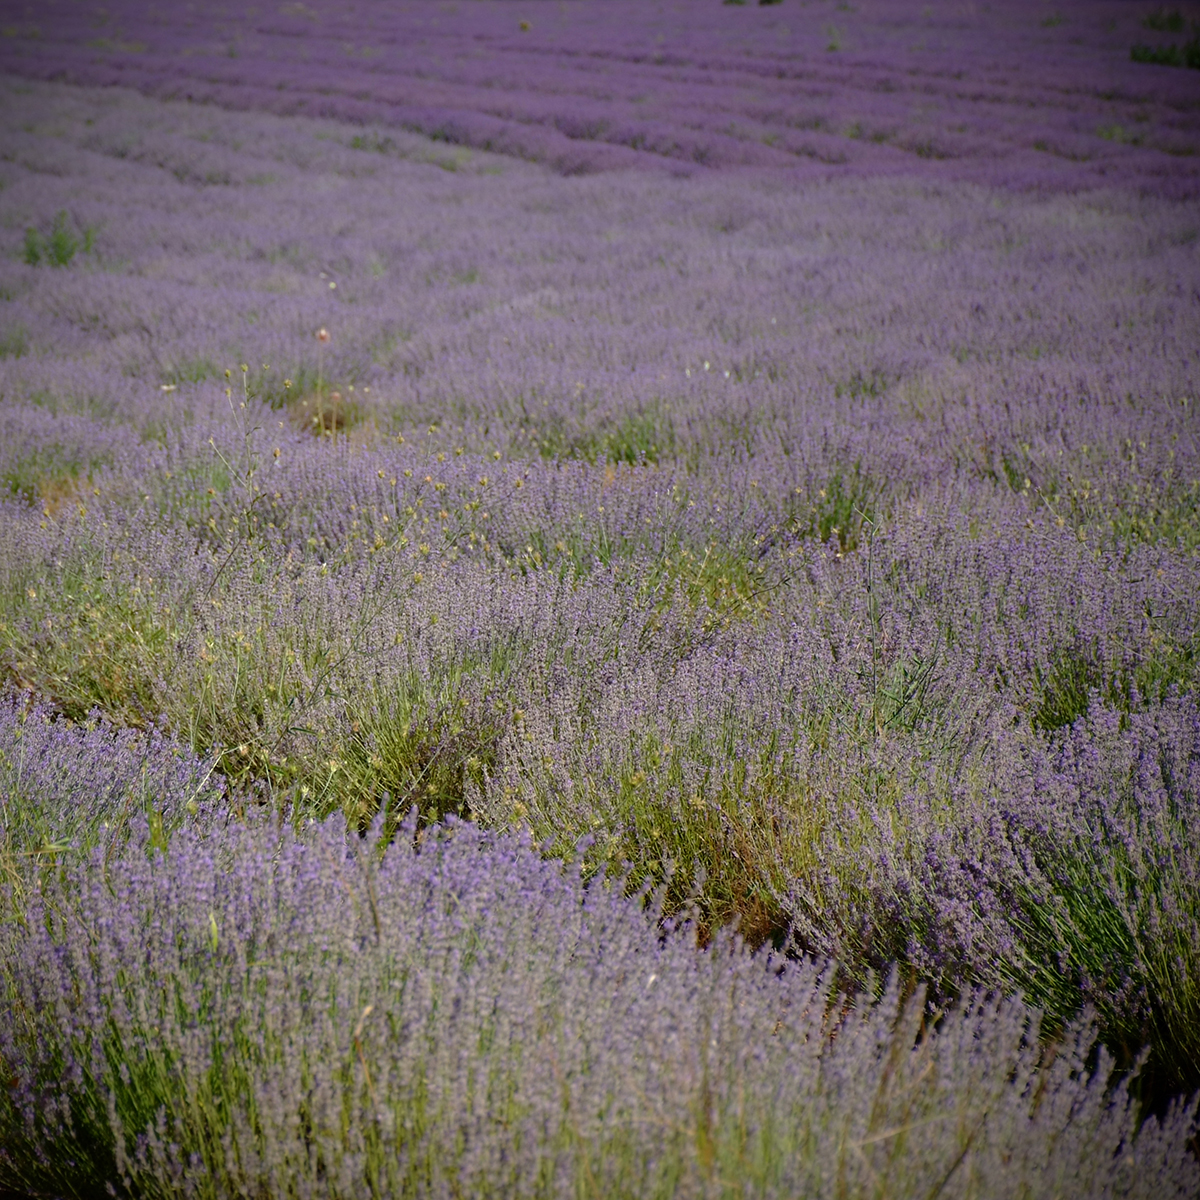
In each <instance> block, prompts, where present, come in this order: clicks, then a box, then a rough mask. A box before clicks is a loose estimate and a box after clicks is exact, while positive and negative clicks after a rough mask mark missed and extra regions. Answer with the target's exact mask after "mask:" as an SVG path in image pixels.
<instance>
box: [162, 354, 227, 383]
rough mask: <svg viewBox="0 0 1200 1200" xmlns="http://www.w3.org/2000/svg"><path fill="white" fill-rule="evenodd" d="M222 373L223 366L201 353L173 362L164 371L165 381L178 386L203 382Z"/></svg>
mask: <svg viewBox="0 0 1200 1200" xmlns="http://www.w3.org/2000/svg"><path fill="white" fill-rule="evenodd" d="M220 374H221V368H220V367H218V366H217V364H216V363H215V362H213V360H212V359H211V358H207V357H205V356H203V355H199V356H197V357H196V358H185V359H182V360H181V361H179V362H177V363H174V364H172V365H171V366H170V367H168V368H167V370H166V371H164V372H163V382H164V383H167V384H175V385H177V386H178V385H179V384H181V383H203V382H204V381H205V380H206V379H216V378H217V377H218V376H219V375H220Z"/></svg>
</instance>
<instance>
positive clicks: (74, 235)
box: [25, 208, 96, 267]
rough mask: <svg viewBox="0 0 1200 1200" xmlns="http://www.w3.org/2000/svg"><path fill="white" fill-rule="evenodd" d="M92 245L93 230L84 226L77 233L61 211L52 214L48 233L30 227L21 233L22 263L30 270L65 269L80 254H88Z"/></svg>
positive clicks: (94, 232) (68, 217)
mask: <svg viewBox="0 0 1200 1200" xmlns="http://www.w3.org/2000/svg"><path fill="white" fill-rule="evenodd" d="M95 244H96V230H95V227H94V226H91V225H88V226H87V227H86V228H84V229H83V230H82V232H81V231H80V230H79V229H78V228H77V227H76V225H75V223H74V222H73V221H72V220H71V217H70V215H69V214H68V213H67V210H66V209H65V208H64V209H61V210H60V211H59V212H58V213H56V214H55V217H54V220H53V222H52V223H51V225H50V232H49V233H42V232H41V231H40V230H38V229H36V228H35V227H34V226H32V225H31V226H29V228H28V229H26V230H25V261H26V262H27V263H28V264H29V265H30V266H31V267H38V266H42V265H43V264H44V265H46V266H49V267H67V266H70V265H71V262H72V261H73V260H74V258H75V256H76V255H77V254H78V253H79V252H80V251H82V252H83V253H84V254H90V253H91V252H92V250H93V248H94V247H95Z"/></svg>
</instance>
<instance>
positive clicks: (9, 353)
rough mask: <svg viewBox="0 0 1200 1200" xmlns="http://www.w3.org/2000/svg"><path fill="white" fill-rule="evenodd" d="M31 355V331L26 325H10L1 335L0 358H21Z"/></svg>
mask: <svg viewBox="0 0 1200 1200" xmlns="http://www.w3.org/2000/svg"><path fill="white" fill-rule="evenodd" d="M28 353H29V331H28V330H27V329H26V328H25V326H24V325H10V326H9V327H8V328H7V329H5V330H4V332H3V333H0V358H20V357H21V356H22V355H23V354H28Z"/></svg>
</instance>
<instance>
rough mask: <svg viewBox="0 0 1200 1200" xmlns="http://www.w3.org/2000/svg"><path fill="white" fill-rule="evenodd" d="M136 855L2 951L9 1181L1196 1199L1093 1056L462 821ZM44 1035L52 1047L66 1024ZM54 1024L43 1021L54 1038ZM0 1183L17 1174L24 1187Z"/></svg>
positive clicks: (341, 1191) (170, 1189)
mask: <svg viewBox="0 0 1200 1200" xmlns="http://www.w3.org/2000/svg"><path fill="white" fill-rule="evenodd" d="M414 832H415V825H414V824H413V823H409V824H408V825H406V826H405V827H404V829H403V831H402V838H401V839H399V840H397V841H396V842H394V843H393V844H392V845H391V846H390V847H389V848H388V849H387V850H386V851H384V852H383V853H382V854H380V852H379V851H378V849H377V844H376V843H375V842H373V841H371V840H370V839H368V840H366V841H359V840H358V839H351V840H350V841H349V842H347V840H346V837H345V835H344V833H342V832H341V831H340V830H339V829H337V828H333V827H330V826H324V827H321V828H319V829H317V830H314V831H312V832H310V833H309V834H308V835H307V836H306V837H304V838H303V839H297V838H295V837H293V836H291V835H288V834H285V835H284V836H282V837H280V836H278V835H276V834H274V833H273V832H271V831H269V830H259V831H257V832H254V831H251V830H240V831H235V832H234V833H233V835H232V836H226V837H224V838H221V839H219V840H218V839H213V838H205V837H202V836H197V835H195V834H180V835H179V836H177V837H176V838H175V839H174V840H173V841H172V844H171V847H170V850H169V852H167V853H165V854H164V853H162V852H161V851H157V850H154V849H152V848H150V847H149V846H147V845H146V844H145V843H144V842H141V843H139V842H137V841H136V840H135V842H134V843H132V844H131V845H130V847H129V849H128V850H127V851H126V852H125V853H124V854H122V855H121V856H119V857H118V858H116V859H114V860H112V861H111V862H108V863H106V862H105V861H104V859H103V857H102V856H101V855H99V854H97V855H96V856H94V857H93V858H92V859H91V860H90V861H89V862H87V863H85V864H82V865H80V866H79V867H78V868H75V869H73V870H70V871H68V872H64V873H62V874H61V875H59V876H58V878H57V879H56V880H55V881H54V883H53V884H52V885H49V886H43V888H42V889H41V890H40V892H39V893H38V894H37V896H36V898H35V899H33V900H31V902H30V904H29V906H28V910H27V912H28V924H27V925H25V926H15V925H9V926H8V927H7V928H6V931H5V941H4V944H3V951H2V954H3V958H2V960H0V961H3V964H4V967H3V969H4V976H5V984H6V1002H5V1007H6V1012H5V1021H4V1023H3V1026H2V1028H3V1030H4V1032H3V1034H0V1038H2V1039H3V1040H2V1042H0V1045H2V1047H3V1052H4V1055H5V1060H6V1062H7V1064H8V1068H9V1070H10V1071H11V1072H13V1074H14V1075H15V1079H12V1080H10V1085H9V1087H8V1089H6V1092H5V1098H4V1100H3V1101H0V1104H3V1108H2V1109H0V1112H2V1114H3V1115H2V1116H0V1122H2V1124H0V1128H2V1129H3V1131H4V1146H5V1149H4V1151H3V1152H0V1172H3V1176H6V1177H7V1180H6V1181H7V1182H10V1183H20V1184H22V1185H24V1186H29V1187H36V1188H50V1189H66V1190H67V1191H68V1192H69V1193H71V1194H77V1195H78V1194H85V1193H86V1191H87V1190H88V1188H89V1186H90V1187H98V1186H99V1185H100V1184H101V1183H102V1182H103V1181H105V1180H114V1179H115V1180H119V1181H120V1184H121V1186H122V1187H123V1188H124V1189H128V1190H130V1191H132V1192H133V1194H136V1195H141V1196H150V1195H164V1196H177V1195H221V1196H224V1195H246V1194H271V1195H276V1194H307V1195H339V1196H353V1195H363V1196H368V1195H380V1194H386V1195H398V1194H404V1195H425V1194H431V1195H443V1194H445V1195H451V1194H462V1193H464V1192H466V1193H469V1194H472V1195H562V1194H569V1193H574V1192H583V1193H585V1194H599V1195H638V1196H646V1195H664V1196H666V1195H672V1196H690V1195H755V1196H762V1195H789V1196H792V1195H866V1194H878V1193H879V1191H880V1190H881V1189H882V1190H883V1191H884V1192H885V1193H887V1194H898V1195H917V1194H926V1193H928V1192H930V1191H937V1192H939V1193H941V1194H948V1195H973V1196H979V1195H997V1196H1002V1195H1012V1194H1014V1192H1017V1193H1023V1194H1027V1195H1079V1196H1094V1195H1101V1196H1107V1195H1141V1194H1145V1195H1156V1196H1158V1195H1180V1196H1183V1195H1188V1194H1192V1191H1193V1189H1194V1188H1195V1186H1196V1184H1197V1181H1198V1179H1200V1172H1198V1171H1197V1168H1196V1165H1195V1163H1194V1162H1193V1161H1192V1160H1191V1159H1190V1158H1188V1157H1187V1156H1186V1154H1185V1153H1184V1152H1183V1146H1182V1138H1183V1136H1184V1135H1185V1133H1186V1131H1187V1129H1188V1127H1189V1125H1188V1118H1189V1116H1190V1114H1189V1113H1187V1112H1185V1111H1183V1110H1175V1111H1172V1112H1171V1114H1170V1115H1169V1116H1168V1117H1167V1118H1166V1120H1165V1121H1164V1122H1163V1123H1162V1124H1161V1125H1160V1124H1159V1123H1158V1122H1157V1121H1155V1120H1154V1119H1151V1121H1150V1122H1149V1123H1148V1124H1147V1125H1145V1126H1144V1127H1143V1128H1142V1130H1141V1131H1140V1133H1138V1135H1137V1137H1136V1140H1134V1139H1133V1135H1134V1128H1135V1122H1134V1116H1133V1111H1132V1108H1131V1105H1130V1103H1129V1101H1128V1099H1127V1098H1126V1096H1125V1093H1124V1091H1123V1089H1121V1088H1118V1089H1117V1091H1116V1092H1115V1093H1113V1094H1106V1093H1105V1092H1104V1090H1103V1088H1102V1086H1101V1083H1100V1079H1101V1078H1102V1077H1103V1073H1104V1071H1105V1069H1106V1063H1105V1062H1104V1061H1103V1059H1102V1060H1101V1061H1100V1063H1099V1064H1098V1066H1096V1067H1095V1068H1093V1069H1092V1070H1091V1071H1089V1070H1088V1068H1087V1066H1086V1065H1085V1062H1084V1058H1083V1056H1084V1055H1085V1053H1086V1047H1087V1045H1088V1042H1089V1034H1088V1031H1087V1030H1086V1029H1083V1028H1073V1029H1072V1030H1070V1031H1069V1032H1068V1033H1067V1035H1066V1037H1065V1040H1064V1041H1063V1042H1062V1043H1061V1045H1060V1047H1059V1053H1058V1055H1057V1056H1056V1057H1055V1059H1054V1061H1053V1063H1044V1064H1043V1065H1042V1066H1041V1067H1039V1066H1038V1059H1039V1054H1038V1051H1037V1048H1036V1047H1037V1043H1036V1018H1034V1017H1031V1014H1030V1013H1029V1011H1028V1010H1026V1009H1024V1008H1023V1007H1022V1006H1021V1005H1019V1004H1016V1003H1013V1002H1004V1003H996V1002H991V1001H985V1000H983V999H982V998H980V997H973V998H972V999H971V1000H970V1001H969V1002H967V1003H966V1004H964V1006H963V1007H962V1008H961V1009H960V1010H958V1011H956V1012H954V1013H950V1014H943V1015H939V1016H937V1017H936V1019H932V1020H931V1019H930V1018H927V1017H925V1016H924V1015H923V1014H922V1006H921V1004H920V1002H919V997H917V998H914V999H912V1000H909V1001H907V1002H906V1001H905V1000H904V999H902V997H901V995H900V994H899V992H898V991H897V990H896V988H895V986H892V987H890V988H889V989H888V990H887V991H886V993H885V995H884V997H883V998H882V1000H881V1001H880V1002H879V1003H878V1004H871V1003H867V1004H864V1005H860V1006H858V1007H855V1008H851V1009H843V1008H841V1007H839V1003H838V998H837V995H836V993H835V992H832V991H831V989H830V985H829V977H828V974H827V973H823V972H822V971H821V970H819V969H818V968H816V967H814V966H812V965H808V964H785V963H784V962H781V961H779V960H776V959H772V958H770V957H761V956H760V957H757V958H751V957H748V956H747V955H746V954H744V953H743V952H742V951H741V950H740V949H739V947H738V946H737V945H736V944H732V943H730V942H729V941H728V940H727V939H723V938H722V939H718V940H717V942H715V943H714V944H713V945H712V946H710V948H709V949H708V950H707V951H706V952H705V953H698V952H697V951H696V950H695V949H694V948H693V946H692V945H690V944H689V943H688V940H687V937H686V933H687V931H686V929H685V930H680V931H675V932H672V931H668V932H667V933H666V934H661V933H658V932H656V931H655V929H654V927H653V925H652V924H649V923H648V922H647V920H646V918H645V916H644V915H643V914H642V913H641V912H640V911H639V906H638V904H637V903H636V902H633V901H628V900H624V899H622V898H621V895H620V889H614V888H611V887H608V886H604V885H602V884H601V883H600V882H599V881H597V882H596V883H594V884H593V886H592V887H590V888H588V889H586V890H585V889H583V888H581V886H580V883H579V880H578V877H577V876H575V877H573V876H571V875H570V874H569V873H566V874H564V872H563V871H562V869H561V868H560V867H556V866H554V865H551V864H546V863H544V862H542V861H540V860H539V859H538V857H537V856H535V855H534V854H533V853H532V852H531V850H530V848H529V847H528V845H527V844H524V843H522V842H520V841H516V840H513V839H511V838H500V839H495V838H490V837H488V836H486V835H484V834H481V833H479V832H476V831H475V830H474V829H472V828H471V827H469V826H462V825H454V824H451V825H449V826H448V827H446V829H445V830H444V832H438V833H432V834H430V835H427V836H426V837H425V838H424V839H423V840H421V842H420V844H419V845H417V846H414V840H413V834H414ZM47 1013H52V1014H53V1019H52V1021H51V1022H47V1020H46V1018H45V1014H47ZM38 1014H41V1016H39V1015H38ZM3 1176H0V1177H3Z"/></svg>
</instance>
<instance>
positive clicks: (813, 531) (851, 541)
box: [786, 463, 883, 552]
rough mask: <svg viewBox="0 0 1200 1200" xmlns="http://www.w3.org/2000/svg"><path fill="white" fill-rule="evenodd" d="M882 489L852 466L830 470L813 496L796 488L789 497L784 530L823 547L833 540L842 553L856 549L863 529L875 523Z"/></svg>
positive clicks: (855, 464)
mask: <svg viewBox="0 0 1200 1200" xmlns="http://www.w3.org/2000/svg"><path fill="white" fill-rule="evenodd" d="M882 492H883V489H882V488H881V487H880V486H879V485H878V484H877V483H876V482H875V481H874V480H873V479H871V478H870V477H869V476H868V475H867V474H866V473H865V472H864V471H863V470H862V469H861V467H860V465H859V464H858V463H854V464H853V465H851V466H849V467H844V468H841V469H839V470H836V471H834V472H833V473H832V474H831V475H830V476H829V479H828V481H827V482H826V484H825V486H824V487H821V488H818V489H817V491H816V494H815V495H813V494H811V493H802V492H801V490H800V489H797V490H796V493H795V494H794V495H793V496H791V497H789V500H788V503H787V506H786V509H787V519H788V528H789V529H790V531H791V532H792V533H793V534H795V535H796V536H798V537H803V538H814V539H816V540H817V541H819V542H821V543H822V544H827V543H828V542H829V541H830V539H831V538H836V539H837V542H838V545H839V547H840V548H841V549H842V551H843V552H845V551H848V550H855V549H857V548H858V546H859V543H860V541H861V540H862V537H863V530H864V526H865V525H868V524H872V523H874V522H875V520H876V519H877V516H878V509H879V501H880V499H881V497H882Z"/></svg>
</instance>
